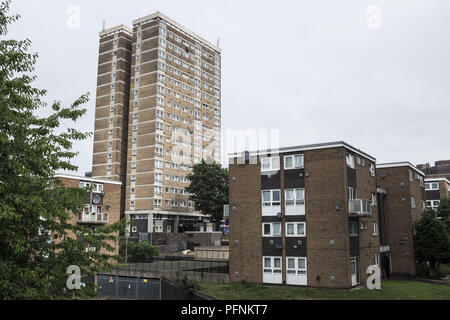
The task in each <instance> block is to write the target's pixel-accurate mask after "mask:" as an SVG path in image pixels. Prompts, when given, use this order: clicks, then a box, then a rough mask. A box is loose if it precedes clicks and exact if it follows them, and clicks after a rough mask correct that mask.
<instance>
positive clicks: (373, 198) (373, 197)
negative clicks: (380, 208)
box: [370, 193, 377, 206]
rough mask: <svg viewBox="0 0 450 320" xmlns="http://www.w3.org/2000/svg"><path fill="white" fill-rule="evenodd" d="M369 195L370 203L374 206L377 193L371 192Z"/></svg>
mask: <svg viewBox="0 0 450 320" xmlns="http://www.w3.org/2000/svg"><path fill="white" fill-rule="evenodd" d="M370 197H371V205H372V206H376V205H377V194H376V193H371V194H370Z"/></svg>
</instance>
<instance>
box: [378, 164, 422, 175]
mask: <svg viewBox="0 0 450 320" xmlns="http://www.w3.org/2000/svg"><path fill="white" fill-rule="evenodd" d="M399 167H409V168H410V169H412V170H414V171H416V172H417V173H418V174H420V175H421V176H425V173H423V172H422V171H420V170H419V169H417V168H416V167H415V166H414V165H413V164H411V162H409V161H401V162H389V163H378V164H377V169H389V168H399Z"/></svg>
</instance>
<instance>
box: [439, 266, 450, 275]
mask: <svg viewBox="0 0 450 320" xmlns="http://www.w3.org/2000/svg"><path fill="white" fill-rule="evenodd" d="M449 274H450V266H448V265H446V264H441V266H440V267H439V270H438V272H437V276H438V277H439V278H445V277H446V276H448V275H449Z"/></svg>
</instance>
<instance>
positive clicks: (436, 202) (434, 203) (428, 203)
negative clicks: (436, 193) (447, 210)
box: [426, 200, 441, 209]
mask: <svg viewBox="0 0 450 320" xmlns="http://www.w3.org/2000/svg"><path fill="white" fill-rule="evenodd" d="M440 203H441V200H427V201H426V206H427V207H428V208H431V209H437V208H438V207H439V205H440Z"/></svg>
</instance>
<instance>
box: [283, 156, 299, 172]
mask: <svg viewBox="0 0 450 320" xmlns="http://www.w3.org/2000/svg"><path fill="white" fill-rule="evenodd" d="M303 166H304V156H303V154H296V155H290V156H284V169H298V168H303Z"/></svg>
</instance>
